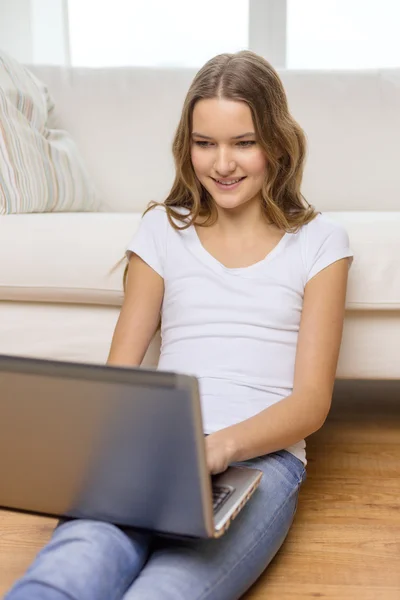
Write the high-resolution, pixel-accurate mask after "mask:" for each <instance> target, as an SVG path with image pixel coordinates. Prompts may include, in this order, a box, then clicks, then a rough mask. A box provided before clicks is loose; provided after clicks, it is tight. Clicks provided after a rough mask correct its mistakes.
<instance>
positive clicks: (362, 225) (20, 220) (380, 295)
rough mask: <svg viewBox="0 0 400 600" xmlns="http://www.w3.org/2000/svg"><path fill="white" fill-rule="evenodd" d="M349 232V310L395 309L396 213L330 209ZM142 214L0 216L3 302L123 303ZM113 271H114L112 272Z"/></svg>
mask: <svg viewBox="0 0 400 600" xmlns="http://www.w3.org/2000/svg"><path fill="white" fill-rule="evenodd" d="M325 214H326V216H328V217H329V218H331V219H333V220H335V221H338V222H340V223H342V224H343V225H344V227H345V228H346V230H347V231H348V233H349V237H350V245H351V248H352V250H353V252H354V262H353V266H352V268H351V270H350V278H349V287H348V294H347V308H348V310H396V309H397V310H398V309H400V265H399V262H400V259H399V257H400V235H399V231H400V212H327V213H325ZM140 218H141V214H140V213H64V214H60V213H57V214H32V215H5V216H1V217H0V256H1V257H2V260H1V262H0V300H17V301H25V302H29V301H32V302H35V301H36V302H53V303H54V302H60V303H75V304H99V305H108V306H120V305H121V302H122V298H123V293H122V272H123V268H124V263H121V264H120V265H119V266H118V267H117V268H115V269H114V267H115V265H116V264H117V263H118V261H119V260H120V259H121V258H123V257H124V254H125V248H126V246H127V245H128V244H129V242H130V240H131V238H132V236H133V235H134V233H135V231H136V229H137V227H138V224H139V222H140ZM113 269H114V270H113Z"/></svg>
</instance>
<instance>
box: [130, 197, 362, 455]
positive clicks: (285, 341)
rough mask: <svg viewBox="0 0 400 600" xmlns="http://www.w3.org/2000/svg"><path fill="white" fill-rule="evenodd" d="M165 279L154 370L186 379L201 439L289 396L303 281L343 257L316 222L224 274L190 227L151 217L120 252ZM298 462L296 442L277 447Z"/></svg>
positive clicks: (338, 233)
mask: <svg viewBox="0 0 400 600" xmlns="http://www.w3.org/2000/svg"><path fill="white" fill-rule="evenodd" d="M131 252H134V253H136V254H137V255H138V256H140V257H141V258H142V259H143V260H144V261H145V262H146V263H147V264H148V265H149V266H150V267H151V268H152V269H154V270H155V271H156V272H157V273H158V274H159V275H161V277H163V279H164V286H165V294H164V300H163V305H162V325H161V335H162V345H161V355H160V361H159V365H158V368H159V369H160V370H166V371H175V372H178V373H186V374H190V375H195V376H196V377H197V378H198V381H199V389H200V397H201V405H202V413H203V422H204V431H205V433H212V432H214V431H216V430H218V429H221V428H224V427H228V426H229V425H233V424H234V423H238V422H239V421H242V420H244V419H247V418H249V417H251V416H253V415H255V414H257V413H259V412H260V411H262V410H264V409H265V408H267V407H268V406H271V405H272V404H274V403H275V402H279V400H281V399H283V398H285V397H286V396H289V395H290V394H291V393H292V391H293V379H294V367H295V358H296V345H297V337H298V332H299V326H300V317H301V312H302V305H303V296H304V288H305V285H306V283H307V282H308V281H309V280H310V279H311V278H312V277H313V276H314V275H316V274H317V273H318V272H319V271H321V270H322V269H324V268H325V267H327V266H328V265H330V264H331V263H333V262H335V261H337V260H339V259H341V258H345V257H351V256H352V252H351V250H350V248H349V239H348V235H347V233H346V231H345V229H344V228H343V227H342V226H340V225H338V224H336V223H333V222H332V221H329V220H328V219H327V218H326V217H324V216H322V215H318V216H317V217H316V218H315V219H314V220H313V221H311V222H310V223H309V224H307V225H304V226H303V227H302V228H301V229H300V230H299V231H298V232H297V233H286V234H285V235H284V236H283V238H282V239H281V240H280V242H279V243H278V245H277V246H276V247H275V248H274V249H273V250H272V252H270V253H269V254H268V255H267V257H266V258H265V259H263V260H261V261H259V262H257V263H256V264H253V265H251V266H249V267H244V268H237V269H230V268H227V267H225V266H223V265H222V264H221V263H220V262H219V261H218V260H217V259H216V258H214V257H213V256H212V255H211V254H210V253H209V252H208V251H207V250H206V249H205V248H204V246H203V245H202V243H201V241H200V239H199V237H198V235H197V232H196V229H195V227H193V226H191V227H189V228H188V229H185V230H184V231H176V230H175V229H174V228H173V227H172V226H171V225H170V223H169V221H168V218H167V215H166V212H165V209H164V208H163V207H157V208H155V209H152V210H150V211H149V212H148V213H146V215H145V216H144V217H143V219H142V220H141V224H140V227H139V229H138V231H137V233H136V235H135V236H134V238H133V240H132V242H131V244H130V245H129V246H128V251H127V255H128V257H129V256H130V253H131ZM286 450H288V451H289V452H291V453H292V454H294V455H295V456H297V457H298V458H299V459H300V460H302V461H303V462H304V463H306V458H305V441H304V440H300V441H299V442H298V443H297V444H295V445H294V446H291V447H290V448H286Z"/></svg>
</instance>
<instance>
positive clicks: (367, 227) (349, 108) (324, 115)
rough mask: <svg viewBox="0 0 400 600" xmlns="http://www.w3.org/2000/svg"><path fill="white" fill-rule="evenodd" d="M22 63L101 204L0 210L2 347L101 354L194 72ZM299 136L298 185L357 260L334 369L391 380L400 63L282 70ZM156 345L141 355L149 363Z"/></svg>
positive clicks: (61, 354)
mask: <svg viewBox="0 0 400 600" xmlns="http://www.w3.org/2000/svg"><path fill="white" fill-rule="evenodd" d="M32 70H33V71H34V72H35V73H36V74H37V75H38V76H39V77H40V78H41V79H42V80H43V81H45V82H47V84H48V86H49V88H50V91H51V93H52V94H53V96H54V98H55V100H56V105H57V107H58V113H59V121H60V124H61V126H62V127H65V128H67V129H68V130H69V131H70V132H71V133H72V134H73V136H74V138H75V140H76V142H77V144H78V146H79V148H80V150H81V153H82V155H83V158H84V159H85V161H86V165H87V168H88V170H89V172H90V173H91V175H92V177H93V179H94V181H95V183H96V185H97V188H98V190H99V193H100V195H101V199H102V212H100V213H91V214H90V213H89V214H85V213H83V214H78V213H69V214H32V215H9V216H2V217H0V256H1V262H0V353H8V354H21V355H26V356H37V357H46V358H54V359H67V360H73V361H88V362H100V363H102V362H104V361H105V360H106V357H107V353H108V349H109V345H110V341H111V336H112V332H113V328H114V325H115V323H116V319H117V317H118V312H119V309H120V306H121V302H122V285H121V277H122V270H123V266H122V265H120V266H119V267H118V268H117V270H115V271H114V272H112V268H113V266H114V265H115V264H116V263H117V262H118V260H119V259H120V258H121V257H122V256H123V255H124V250H125V246H126V244H127V243H128V241H129V240H130V238H131V236H132V235H133V233H134V231H135V228H136V227H137V224H138V221H139V219H140V214H141V211H142V210H143V209H144V208H145V206H146V205H147V203H148V202H149V201H150V200H153V199H156V200H162V199H163V198H164V197H165V195H166V193H167V191H168V189H169V187H170V185H171V183H172V177H173V163H172V157H171V151H170V146H171V141H172V137H173V133H174V130H175V127H176V125H177V122H178V118H179V114H180V110H181V105H182V101H183V98H184V95H185V92H186V90H187V88H188V86H189V84H190V81H191V79H192V78H193V75H194V71H191V70H185V69H182V70H178V69H177V70H167V69H163V70H157V69H140V68H124V69H101V70H95V69H93V70H92V69H63V68H58V67H40V68H38V67H36V68H33V67H32ZM280 75H281V77H282V79H283V82H284V85H285V88H286V91H287V94H288V98H289V104H290V107H291V110H292V113H293V114H294V116H295V118H297V120H298V121H299V122H300V124H301V125H302V126H303V128H304V129H305V131H306V134H307V137H308V142H309V157H308V161H307V166H306V172H305V178H304V186H303V193H304V195H305V196H306V198H307V199H308V200H309V201H310V202H311V203H312V204H314V205H315V206H316V207H317V208H318V209H319V210H321V211H323V212H326V213H329V216H331V217H332V218H333V219H336V220H338V221H340V222H341V223H343V224H344V225H345V227H346V228H347V230H348V233H349V235H350V240H351V245H352V248H353V250H354V252H355V260H354V264H353V267H352V269H351V272H350V280H349V289H348V298H347V314H346V322H345V331H344V338H343V344H342V350H341V355H340V360H339V367H338V377H340V378H355V379H357V378H360V379H361V378H362V379H364V378H367V379H373V378H381V379H389V378H399V377H400V234H399V231H400V168H399V163H400V150H399V146H398V139H399V137H400V110H399V107H400V70H385V71H362V72H359V71H349V72H339V71H329V72H328V71H321V72H315V71H313V72H311V71H310V72H307V71H304V72H299V71H281V72H280ZM157 354H158V340H157V339H155V340H154V342H153V345H152V348H151V350H150V352H149V354H148V356H147V357H146V364H155V363H156V361H157Z"/></svg>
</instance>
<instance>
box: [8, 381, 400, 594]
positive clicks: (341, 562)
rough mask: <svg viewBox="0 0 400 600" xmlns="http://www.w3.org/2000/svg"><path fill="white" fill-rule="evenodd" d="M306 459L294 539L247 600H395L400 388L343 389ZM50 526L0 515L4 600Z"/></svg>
mask: <svg viewBox="0 0 400 600" xmlns="http://www.w3.org/2000/svg"><path fill="white" fill-rule="evenodd" d="M308 459H309V465H308V479H307V482H306V483H305V484H304V486H303V489H302V492H301V496H300V502H299V508H298V511H297V515H296V519H295V522H294V525H293V527H292V529H291V532H290V534H289V536H288V538H287V540H286V542H285V543H284V545H283V547H282V548H281V550H280V552H279V553H278V555H277V556H276V557H275V559H274V561H273V562H272V564H271V565H270V567H269V568H268V569H267V571H266V572H265V573H264V575H263V576H262V577H261V579H260V580H259V581H258V582H257V583H256V584H255V585H254V586H253V588H252V589H251V590H250V591H249V592H248V594H246V596H245V598H246V600H267V599H268V600H305V599H310V598H323V599H325V600H358V599H362V600H399V599H400V381H399V382H378V381H376V382H345V381H341V382H337V385H336V389H335V396H334V404H333V408H332V411H331V414H330V416H329V418H328V420H327V422H326V424H325V426H324V428H323V429H322V430H321V431H319V432H318V433H317V434H315V435H314V436H312V437H311V438H310V439H309V441H308ZM0 484H1V482H0ZM54 524H55V520H52V519H48V518H42V517H36V516H29V515H23V514H16V513H12V512H7V511H0V596H1V597H2V596H3V594H4V593H5V591H6V590H7V589H8V588H9V587H10V586H11V584H12V583H13V581H14V580H15V579H16V578H17V577H19V576H20V575H21V574H22V573H23V571H24V570H25V569H26V567H27V566H28V565H29V563H30V562H31V561H32V559H33V558H34V556H35V553H36V552H37V551H38V550H39V548H41V546H43V544H45V542H46V541H47V540H48V539H49V537H50V534H51V531H52V528H53V527H54ZM188 600H190V599H189V598H188Z"/></svg>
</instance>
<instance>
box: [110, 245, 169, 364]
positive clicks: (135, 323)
mask: <svg viewBox="0 0 400 600" xmlns="http://www.w3.org/2000/svg"><path fill="white" fill-rule="evenodd" d="M163 296H164V280H163V278H162V277H161V276H160V275H158V273H156V272H155V271H154V270H153V269H152V268H151V267H149V265H148V264H147V263H145V262H144V261H143V260H142V259H141V258H139V256H137V255H136V254H133V255H132V257H131V259H130V261H129V269H128V278H127V282H126V291H125V298H124V302H123V305H122V309H121V313H120V315H119V318H118V321H117V325H116V327H115V331H114V335H113V339H112V342H111V349H110V353H109V356H108V360H107V364H109V365H118V366H131V367H133V366H138V365H140V364H141V362H142V360H143V357H144V355H145V354H146V351H147V349H148V347H149V345H150V342H151V340H152V339H153V336H154V334H155V332H156V330H157V326H158V324H159V321H160V311H161V305H162V300H163Z"/></svg>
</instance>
